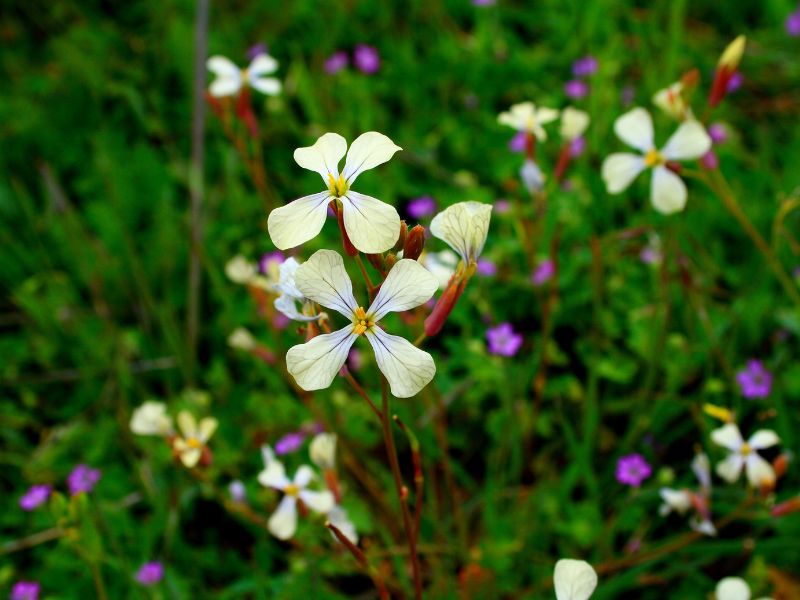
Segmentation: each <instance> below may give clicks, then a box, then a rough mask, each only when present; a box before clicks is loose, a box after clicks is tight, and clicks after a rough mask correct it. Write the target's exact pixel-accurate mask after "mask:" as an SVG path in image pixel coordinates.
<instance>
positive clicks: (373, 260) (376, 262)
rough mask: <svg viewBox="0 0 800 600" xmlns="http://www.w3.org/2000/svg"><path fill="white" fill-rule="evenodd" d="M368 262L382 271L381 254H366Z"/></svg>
mask: <svg viewBox="0 0 800 600" xmlns="http://www.w3.org/2000/svg"><path fill="white" fill-rule="evenodd" d="M367 260H368V261H369V264H371V265H372V266H373V267H375V268H376V269H378V271H381V272H383V254H367Z"/></svg>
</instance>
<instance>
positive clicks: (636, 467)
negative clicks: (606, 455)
mask: <svg viewBox="0 0 800 600" xmlns="http://www.w3.org/2000/svg"><path fill="white" fill-rule="evenodd" d="M652 473H653V469H652V468H651V467H650V465H649V464H647V461H646V460H645V459H644V456H642V455H641V454H629V455H627V456H622V457H620V459H619V460H618V461H617V481H619V482H620V483H623V484H625V485H630V486H632V487H637V488H638V487H639V486H640V485H642V482H643V481H644V480H645V479H647V478H648V477H650V475H651V474H652Z"/></svg>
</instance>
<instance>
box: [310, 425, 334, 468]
mask: <svg viewBox="0 0 800 600" xmlns="http://www.w3.org/2000/svg"><path fill="white" fill-rule="evenodd" d="M308 453H309V456H310V457H311V462H313V463H314V464H315V465H317V466H318V467H319V468H320V469H322V470H323V471H328V470H330V469H333V468H334V466H335V465H336V434H335V433H318V434H317V435H315V436H314V439H313V440H311V445H310V446H309V448H308Z"/></svg>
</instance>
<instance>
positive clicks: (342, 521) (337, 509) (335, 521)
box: [328, 506, 358, 544]
mask: <svg viewBox="0 0 800 600" xmlns="http://www.w3.org/2000/svg"><path fill="white" fill-rule="evenodd" d="M328 521H330V522H331V524H332V525H335V526H336V528H337V529H338V530H339V531H341V532H342V534H343V535H344V537H346V538H347V539H348V540H350V541H351V542H353V543H354V544H357V543H358V533H357V532H356V526H355V525H353V522H352V521H351V520H350V519H349V517H348V516H347V511H346V510H345V509H343V508H342V507H341V506H334V507H333V508H332V509H331V510H330V511H328ZM334 537H335V536H334Z"/></svg>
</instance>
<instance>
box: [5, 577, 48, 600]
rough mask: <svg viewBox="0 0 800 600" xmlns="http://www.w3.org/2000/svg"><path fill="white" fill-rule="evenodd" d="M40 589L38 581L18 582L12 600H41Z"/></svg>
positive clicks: (12, 590)
mask: <svg viewBox="0 0 800 600" xmlns="http://www.w3.org/2000/svg"><path fill="white" fill-rule="evenodd" d="M40 589H41V586H40V585H39V583H38V582H37V581H18V582H17V583H15V584H14V587H13V588H12V589H11V600H39V590H40Z"/></svg>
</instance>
